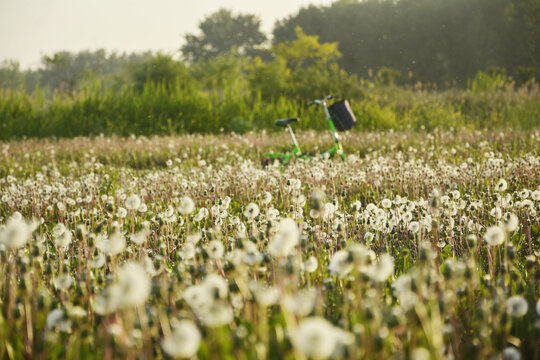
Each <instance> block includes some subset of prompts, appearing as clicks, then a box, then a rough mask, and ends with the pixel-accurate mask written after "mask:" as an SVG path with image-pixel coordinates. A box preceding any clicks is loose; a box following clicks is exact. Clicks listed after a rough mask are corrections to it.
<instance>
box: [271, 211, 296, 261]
mask: <svg viewBox="0 0 540 360" xmlns="http://www.w3.org/2000/svg"><path fill="white" fill-rule="evenodd" d="M299 240H300V232H299V231H298V226H297V225H296V223H295V222H294V220H293V219H290V218H286V219H283V220H281V221H280V223H279V228H278V233H277V234H276V235H275V236H274V238H273V239H272V241H271V242H270V244H269V245H268V252H269V253H270V255H272V256H275V257H285V256H287V255H289V254H291V253H292V252H293V251H294V249H295V247H296V245H297V244H298V242H299Z"/></svg>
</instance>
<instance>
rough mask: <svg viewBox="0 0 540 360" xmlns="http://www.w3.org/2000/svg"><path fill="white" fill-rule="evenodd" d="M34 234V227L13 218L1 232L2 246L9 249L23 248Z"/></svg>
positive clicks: (0, 240) (0, 242)
mask: <svg viewBox="0 0 540 360" xmlns="http://www.w3.org/2000/svg"><path fill="white" fill-rule="evenodd" d="M31 234H32V226H31V225H30V224H28V223H27V222H25V221H24V220H22V217H21V218H20V219H17V217H14V216H11V217H10V218H9V219H8V221H7V224H6V226H5V227H4V228H3V229H1V230H0V244H4V245H5V246H6V247H7V248H8V249H19V248H22V247H23V246H24V245H25V244H26V242H27V241H28V239H29V238H30V235H31Z"/></svg>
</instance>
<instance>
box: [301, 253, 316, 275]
mask: <svg viewBox="0 0 540 360" xmlns="http://www.w3.org/2000/svg"><path fill="white" fill-rule="evenodd" d="M318 265H319V263H318V262H317V258H316V257H315V256H310V257H309V258H308V259H307V260H306V261H305V262H304V263H303V264H302V269H303V270H304V271H305V272H308V273H312V272H314V271H315V270H317V267H318Z"/></svg>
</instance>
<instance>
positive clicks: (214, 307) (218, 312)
mask: <svg viewBox="0 0 540 360" xmlns="http://www.w3.org/2000/svg"><path fill="white" fill-rule="evenodd" d="M198 315H199V317H200V319H201V322H202V323H203V324H205V325H206V326H208V327H211V328H215V327H219V326H223V325H227V324H230V322H231V321H232V320H233V317H234V316H233V312H232V309H231V307H230V306H229V305H225V304H221V303H212V304H211V306H210V307H208V308H206V309H205V310H204V311H203V312H200V313H199V314H198Z"/></svg>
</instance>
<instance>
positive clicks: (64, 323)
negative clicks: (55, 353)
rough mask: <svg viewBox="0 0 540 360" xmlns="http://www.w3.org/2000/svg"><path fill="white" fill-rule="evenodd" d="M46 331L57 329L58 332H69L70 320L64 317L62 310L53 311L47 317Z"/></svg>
mask: <svg viewBox="0 0 540 360" xmlns="http://www.w3.org/2000/svg"><path fill="white" fill-rule="evenodd" d="M46 325H47V329H50V330H52V329H54V328H57V329H58V331H60V332H69V331H71V320H69V318H67V317H66V313H65V312H64V310H62V309H54V310H52V311H51V312H50V313H49V314H48V315H47V320H46Z"/></svg>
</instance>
